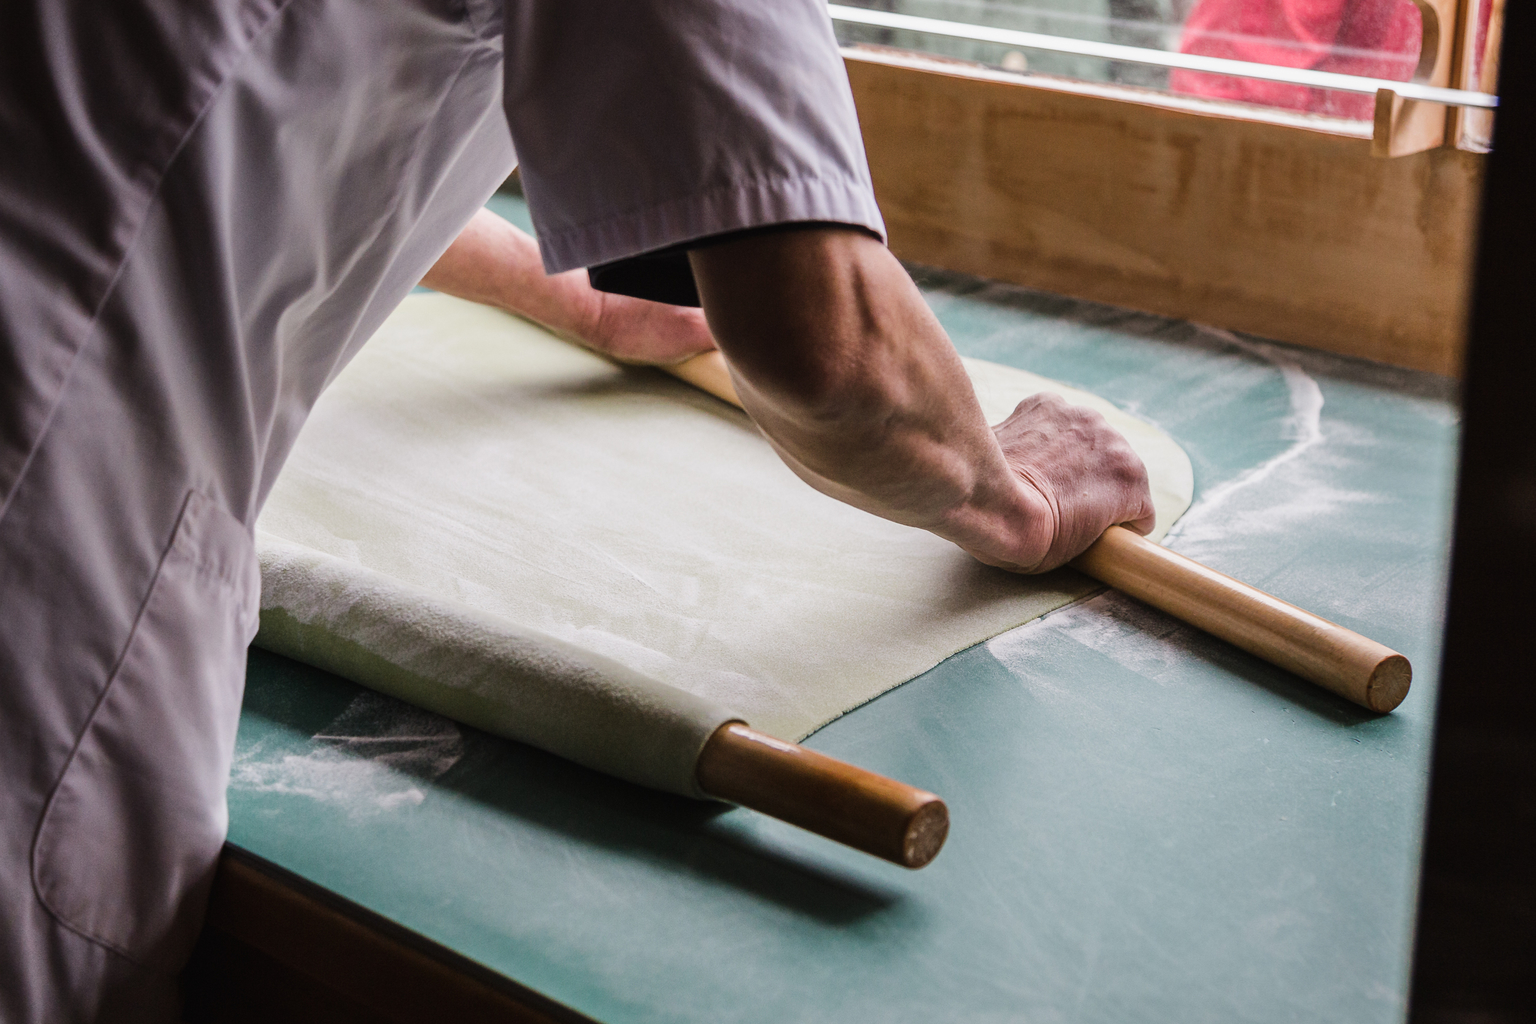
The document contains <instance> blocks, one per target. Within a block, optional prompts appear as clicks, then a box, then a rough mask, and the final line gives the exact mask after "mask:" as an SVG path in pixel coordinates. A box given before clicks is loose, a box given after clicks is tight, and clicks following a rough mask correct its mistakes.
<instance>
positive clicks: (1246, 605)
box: [667, 352, 1413, 713]
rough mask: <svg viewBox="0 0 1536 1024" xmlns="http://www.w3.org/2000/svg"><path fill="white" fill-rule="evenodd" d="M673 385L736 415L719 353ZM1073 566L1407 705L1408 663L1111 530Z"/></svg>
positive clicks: (1251, 646) (1279, 656)
mask: <svg viewBox="0 0 1536 1024" xmlns="http://www.w3.org/2000/svg"><path fill="white" fill-rule="evenodd" d="M667 369H668V370H669V371H670V372H671V373H672V374H673V375H674V376H676V377H679V378H681V379H682V380H685V381H687V382H688V383H690V384H692V385H694V386H695V387H697V388H700V389H702V390H704V391H707V392H709V393H710V394H712V395H714V396H715V397H717V398H720V399H723V400H724V401H727V402H730V403H731V404H732V405H735V406H737V407H738V408H739V407H740V406H741V399H740V398H738V397H737V395H736V388H735V386H734V385H733V384H732V383H731V375H730V370H729V369H727V367H726V365H725V359H724V358H723V357H722V356H721V355H720V353H718V352H706V353H704V354H703V355H699V356H694V357H693V358H692V359H689V360H686V361H684V362H682V363H679V364H677V365H676V366H671V367H668V368H667ZM1072 567H1073V568H1074V569H1077V570H1078V571H1079V572H1083V573H1086V574H1087V575H1089V576H1092V577H1093V578H1094V579H1096V580H1099V581H1101V582H1103V583H1107V584H1109V585H1110V586H1112V587H1114V588H1115V589H1116V590H1120V591H1123V592H1124V593H1127V594H1129V595H1131V596H1132V597H1134V598H1137V599H1139V600H1141V601H1144V602H1146V603H1147V604H1149V605H1151V606H1152V607H1154V608H1157V609H1159V610H1160V611H1164V612H1167V613H1168V614H1169V615H1172V616H1174V617H1175V618H1178V619H1182V620H1183V621H1185V622H1188V623H1189V624H1190V625H1193V626H1198V627H1199V628H1200V629H1203V630H1205V631H1206V632H1207V633H1210V634H1211V635H1213V636H1218V637H1220V638H1221V639H1223V640H1225V641H1227V642H1228V643H1231V644H1233V645H1235V646H1237V647H1241V648H1242V649H1243V650H1245V651H1247V652H1249V653H1250V654H1255V655H1258V656H1259V657H1260V658H1263V659H1264V660H1265V661H1268V662H1270V663H1271V664H1274V665H1278V666H1280V667H1281V668H1283V669H1286V670H1287V671H1290V672H1294V673H1295V674H1296V675H1298V676H1301V677H1302V678H1303V679H1306V680H1308V681H1310V682H1313V683H1316V684H1317V685H1319V686H1321V687H1323V688H1324V689H1327V690H1331V691H1333V692H1334V693H1336V694H1338V695H1339V696H1340V697H1344V698H1346V699H1348V700H1352V701H1354V702H1355V703H1356V704H1359V705H1360V706H1361V707H1365V708H1369V709H1370V710H1372V711H1376V712H1382V713H1384V712H1388V711H1391V710H1392V709H1393V708H1395V707H1397V706H1398V705H1399V704H1401V703H1402V702H1403V698H1404V697H1406V696H1408V685H1409V683H1410V682H1411V681H1412V679H1413V669H1412V667H1411V666H1410V665H1409V664H1408V659H1407V658H1405V657H1403V656H1402V655H1401V654H1398V653H1397V652H1396V651H1394V650H1392V649H1391V648H1390V647H1385V646H1383V645H1382V644H1379V643H1377V642H1376V641H1374V640H1371V639H1369V638H1368V637H1363V636H1361V635H1360V634H1359V633H1355V632H1352V631H1350V630H1348V629H1345V628H1344V627H1343V626H1339V625H1336V624H1334V623H1332V622H1329V621H1328V620H1327V619H1324V618H1321V617H1319V616H1316V615H1313V614H1312V613H1311V612H1309V611H1306V610H1305V609H1302V608H1297V607H1296V606H1295V605H1293V604H1287V603H1286V602H1285V601H1282V600H1280V599H1279V598H1277V597H1271V596H1270V595H1268V594H1266V593H1264V592H1263V591H1262V590H1258V589H1256V588H1254V587H1250V586H1248V585H1247V584H1246V583H1242V582H1240V581H1238V580H1235V579H1232V578H1231V577H1230V576H1224V575H1222V574H1221V573H1219V572H1217V571H1216V570H1214V569H1208V568H1206V567H1205V566H1203V565H1201V564H1200V563H1199V562H1196V561H1193V560H1192V559H1188V558H1185V557H1184V556H1183V555H1179V554H1176V553H1174V552H1172V551H1169V550H1168V549H1167V548H1165V547H1163V546H1162V545H1160V544H1155V543H1153V542H1152V541H1149V540H1147V539H1146V538H1145V537H1142V536H1141V535H1139V534H1137V533H1133V532H1132V531H1130V530H1127V529H1125V528H1124V527H1120V526H1111V527H1110V528H1109V529H1108V530H1105V531H1104V535H1103V536H1102V537H1100V538H1099V539H1098V540H1097V541H1095V542H1094V543H1093V546H1092V547H1090V548H1089V549H1088V550H1087V551H1084V552H1083V553H1082V554H1081V555H1079V556H1077V558H1075V559H1074V560H1073V561H1072Z"/></svg>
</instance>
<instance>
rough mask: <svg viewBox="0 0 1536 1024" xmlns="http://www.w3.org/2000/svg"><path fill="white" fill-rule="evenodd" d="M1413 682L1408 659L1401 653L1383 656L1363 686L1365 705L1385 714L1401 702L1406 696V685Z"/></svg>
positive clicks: (1411, 668) (1411, 667) (1411, 669)
mask: <svg viewBox="0 0 1536 1024" xmlns="http://www.w3.org/2000/svg"><path fill="white" fill-rule="evenodd" d="M1412 682H1413V666H1412V665H1410V664H1409V663H1408V659H1407V658H1405V657H1403V656H1402V655H1401V654H1393V655H1391V656H1390V657H1386V658H1383V659H1382V660H1381V664H1379V665H1377V666H1376V669H1375V671H1373V672H1372V673H1371V678H1370V680H1369V682H1367V683H1366V686H1365V700H1366V705H1367V706H1368V707H1369V708H1370V709H1371V710H1372V711H1377V712H1380V713H1381V714H1386V713H1387V712H1388V711H1391V710H1392V709H1393V708H1395V707H1397V706H1398V705H1399V704H1401V703H1402V702H1403V698H1404V697H1406V696H1408V686H1409V684H1410V683H1412Z"/></svg>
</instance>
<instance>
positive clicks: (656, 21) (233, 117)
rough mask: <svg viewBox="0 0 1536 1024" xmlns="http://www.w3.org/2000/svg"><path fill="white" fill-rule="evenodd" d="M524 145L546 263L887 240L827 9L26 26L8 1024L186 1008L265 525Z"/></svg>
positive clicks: (10, 414)
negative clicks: (318, 414)
mask: <svg viewBox="0 0 1536 1024" xmlns="http://www.w3.org/2000/svg"><path fill="white" fill-rule="evenodd" d="M503 50H505V61H504V60H503ZM504 70H505V116H504V115H503V71H504ZM509 123H510V125H511V133H510V137H509V132H508V124H509ZM513 137H515V139H516V142H517V146H518V149H519V150H520V152H521V155H522V165H523V176H524V177H523V180H524V183H525V186H526V188H527V192H528V195H529V200H530V204H531V206H532V210H533V215H534V219H535V223H536V225H537V227H538V230H539V233H540V236H541V242H542V245H543V247H544V252H545V259H546V263H547V265H548V266H549V268H550V269H551V270H563V269H567V268H571V267H578V266H588V265H592V264H598V263H608V262H613V261H618V260H623V259H625V258H626V257H630V256H633V255H635V254H638V253H642V252H645V251H647V250H653V249H658V248H664V247H668V246H674V245H676V244H678V243H680V242H686V241H688V240H691V239H697V238H701V237H705V236H708V235H712V234H717V233H723V232H727V231H731V230H736V229H742V228H748V227H753V226H757V225H763V224H771V223H777V222H784V221H804V220H817V221H837V222H844V223H849V224H854V225H859V226H862V227H864V228H866V229H868V230H870V231H874V232H876V233H881V232H882V231H883V225H882V224H881V222H880V218H879V213H878V212H877V210H876V208H875V204H874V199H873V194H872V191H871V188H870V183H869V177H868V172H867V169H866V167H865V162H864V155H863V150H862V147H861V144H860V141H859V135H858V131H857V125H856V122H855V118H854V113H853V106H852V100H851V97H850V95H849V91H848V85H847V80H846V77H845V75H844V72H843V68H842V64H841V61H840V60H839V58H838V55H837V51H836V47H835V44H834V42H833V38H832V33H831V30H830V27H829V25H828V22H827V17H826V12H825V9H824V8H823V7H822V6H821V2H820V0H775V2H773V3H761V2H759V0H612V2H609V3H600V2H596V0H521V2H517V0H512V2H509V6H508V8H507V10H506V12H505V31H504V23H503V11H502V9H501V6H500V4H499V3H497V2H496V0H196V2H190V0H96V2H90V0H8V2H7V3H6V4H4V5H0V1021H4V1022H5V1024H24V1022H26V1024H30V1022H34V1021H37V1022H41V1021H50V1022H54V1021H74V1020H81V1021H83V1020H93V1019H127V1018H143V1019H171V1017H172V1014H173V1013H174V1009H173V999H172V992H173V984H172V982H173V978H174V974H175V972H176V971H177V970H178V968H179V966H180V965H181V964H182V962H183V961H184V959H185V957H186V955H187V953H188V950H189V948H190V944H191V942H192V940H193V938H194V936H195V933H196V931H197V928H198V926H199V920H200V915H201V907H202V903H203V901H204V898H205V896H206V893H207V888H208V884H209V880H210V876H211V873H212V871H213V867H214V863H215V859H216V857H217V855H218V851H219V846H220V843H221V842H222V840H223V837H224V832H225V822H226V809H225V803H224V786H225V781H226V777H227V774H228V770H229V761H230V756H231V751H232V747H233V742H234V732H235V724H236V720H237V716H238V711H239V706H240V697H241V689H242V682H243V677H244V664H245V647H246V644H247V643H248V642H249V641H250V639H251V637H252V635H253V633H254V631H255V627H256V612H257V597H258V590H259V581H258V574H257V569H256V563H255V559H254V557H253V553H252V542H251V524H252V523H253V522H254V521H255V519H256V514H257V512H258V510H259V509H260V507H261V504H262V501H263V499H264V498H265V496H266V494H267V492H268V490H269V489H270V488H271V486H272V482H273V478H274V477H275V476H276V474H277V472H278V469H279V468H280V467H281V465H282V463H283V459H284V458H285V456H286V455H287V453H288V451H289V448H290V446H291V445H292V443H293V441H294V437H295V434H296V433H297V431H298V429H299V427H300V426H301V425H302V423H303V421H304V418H305V416H306V415H307V414H308V412H309V409H310V406H311V405H312V404H313V403H314V401H315V399H316V397H317V396H318V395H319V394H320V391H321V390H322V389H323V388H324V387H325V385H326V383H327V382H328V381H329V380H330V379H331V378H332V377H333V376H334V375H335V374H336V373H337V372H338V371H339V370H340V369H341V367H342V366H344V365H345V364H346V362H347V360H348V359H349V358H350V357H351V356H352V354H353V353H354V352H355V351H356V350H357V348H358V347H359V346H360V345H362V343H363V342H364V341H365V340H366V339H367V338H368V336H369V335H370V334H371V333H372V332H373V331H374V329H375V328H376V327H377V326H378V325H379V323H380V322H381V321H382V320H383V319H384V317H385V316H386V315H387V314H388V313H389V312H390V310H391V309H392V308H393V307H394V306H395V305H396V303H398V302H399V300H400V299H401V298H402V297H403V296H404V295H405V294H406V293H407V292H408V291H409V290H410V288H411V286H412V285H413V284H415V282H416V281H417V280H418V279H419V278H420V277H421V275H422V274H423V273H424V272H425V271H426V269H427V268H428V267H429V266H430V265H431V264H432V263H433V261H434V260H435V259H436V258H437V256H438V255H439V254H440V253H441V252H442V251H443V250H444V249H445V248H446V247H447V245H448V244H449V242H450V241H451V240H452V239H453V238H454V236H455V235H456V234H457V232H458V230H459V228H460V227H461V226H462V225H463V224H464V223H465V222H466V221H467V220H468V219H469V217H470V216H471V214H472V213H473V212H474V211H475V209H476V208H478V207H479V206H480V205H481V204H482V203H483V202H484V200H485V199H486V198H487V196H488V195H489V194H490V192H491V191H492V190H493V189H494V188H495V186H496V185H497V183H499V182H500V181H501V180H502V179H503V178H504V177H505V175H506V174H507V173H508V171H509V170H510V168H511V167H512V166H513V163H514V159H515V158H514V155H513V148H512V138H513Z"/></svg>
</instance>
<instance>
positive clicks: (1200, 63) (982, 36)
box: [828, 4, 1499, 108]
mask: <svg viewBox="0 0 1536 1024" xmlns="http://www.w3.org/2000/svg"><path fill="white" fill-rule="evenodd" d="M828 10H830V11H831V12H832V20H833V21H842V22H847V23H849V24H854V25H873V26H875V27H876V28H896V29H906V30H908V31H910V32H926V33H928V34H930V35H936V36H950V37H952V38H955V39H973V40H975V41H976V42H980V43H1001V44H1002V45H1004V46H1016V47H1019V48H1020V49H1025V50H1049V51H1050V52H1052V53H1073V54H1077V55H1079V56H1082V57H1104V58H1107V59H1109V60H1119V61H1126V62H1127V63H1132V64H1153V65H1156V66H1158V67H1164V68H1182V69H1184V70H1186V71H1204V72H1207V73H1209V74H1213V75H1234V76H1236V77H1239V78H1258V79H1262V80H1263V81H1266V82H1284V83H1286V84H1288V85H1306V86H1311V87H1312V88H1314V89H1337V90H1339V91H1341V92H1355V93H1366V94H1370V95H1374V94H1375V93H1376V92H1377V91H1378V90H1381V89H1391V90H1392V91H1393V92H1395V93H1397V95H1399V96H1401V97H1403V98H1404V99H1409V100H1424V101H1426V102H1429V103H1443V104H1445V105H1446V106H1449V107H1484V108H1493V107H1497V106H1498V105H1499V98H1498V97H1497V96H1495V95H1493V94H1491V93H1486V92H1471V91H1468V90H1466V89H1443V88H1440V87H1439V86H1434V85H1421V84H1420V83H1418V82H1396V81H1393V80H1392V79H1389V78H1365V77H1363V76H1361V75H1341V74H1338V73H1337V72H1334V71H1313V70H1311V69H1310V68H1287V67H1281V66H1279V65H1275V64H1255V63H1253V62H1252V61H1246V60H1228V59H1227V58H1225V57H1202V56H1201V55H1199V54H1195V53H1170V52H1169V51H1167V50H1151V49H1147V48H1146V47H1142V46H1123V45H1121V44H1119V43H1099V42H1094V41H1093V40H1090V39H1068V38H1067V37H1065V36H1048V35H1045V34H1043V33H1040V32H1020V31H1017V30H1015V29H1011V28H993V27H991V26H989V25H967V24H965V23H963V22H958V21H940V20H939V19H938V18H920V17H917V16H916V15H911V14H896V13H894V12H892V11H872V10H868V9H867V8H863V7H847V6H844V5H842V4H829V5H828Z"/></svg>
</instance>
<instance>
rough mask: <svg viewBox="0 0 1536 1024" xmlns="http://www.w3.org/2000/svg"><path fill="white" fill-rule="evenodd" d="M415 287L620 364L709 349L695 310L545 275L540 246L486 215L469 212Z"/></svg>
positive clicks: (580, 275)
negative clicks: (514, 318) (523, 321)
mask: <svg viewBox="0 0 1536 1024" xmlns="http://www.w3.org/2000/svg"><path fill="white" fill-rule="evenodd" d="M421 283H422V284H424V285H426V286H427V287H428V288H433V289H436V290H437V291H441V292H447V293H448V294H449V295H456V296H458V297H459V298H461V299H469V300H471V301H473V302H482V303H485V304H486V305H490V306H498V307H500V308H501V309H504V310H506V311H507V312H509V313H515V314H517V315H518V316H521V317H526V318H527V319H529V320H533V321H536V322H538V323H541V324H543V325H544V326H545V327H548V328H549V329H550V330H552V331H554V332H555V333H556V334H559V335H560V336H562V337H564V338H566V339H567V340H569V341H574V342H577V343H578V344H581V345H586V346H587V347H589V348H592V349H596V350H597V351H599V352H602V353H603V354H604V355H607V356H610V357H612V358H614V359H618V360H621V361H623V362H629V363H657V364H667V363H675V362H678V361H680V360H683V359H687V358H688V357H689V356H692V355H696V354H697V353H699V352H705V351H708V350H709V349H712V348H714V347H715V342H714V339H713V338H711V337H710V335H709V328H708V327H707V326H706V325H705V323H704V316H703V314H702V313H700V312H699V310H697V309H684V308H682V307H680V306H668V305H665V304H663V303H660V302H646V301H645V300H643V299H635V298H630V297H629V296H626V295H609V294H606V293H603V292H599V291H595V290H594V289H593V288H592V285H591V284H590V283H589V282H588V281H587V274H586V271H583V270H572V271H569V272H567V273H564V274H546V273H544V264H543V261H542V260H541V259H540V257H539V245H538V243H537V242H536V241H534V240H533V238H531V237H530V236H528V235H527V234H524V233H523V232H522V231H519V230H518V229H517V228H516V227H514V226H513V225H511V224H509V223H507V222H506V221H505V220H502V219H501V218H500V217H498V216H496V215H495V214H494V213H491V212H490V211H489V210H480V211H479V212H477V213H476V214H475V216H474V218H473V219H471V220H470V222H469V223H468V224H466V225H465V226H464V230H463V231H461V232H460V233H459V237H458V238H457V239H455V240H454V243H453V244H452V245H450V246H449V247H448V251H447V252H445V253H443V255H442V256H441V257H439V258H438V261H437V263H436V264H435V265H434V266H433V267H432V269H431V270H429V271H428V272H427V275H426V277H424V278H422V282H421Z"/></svg>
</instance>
